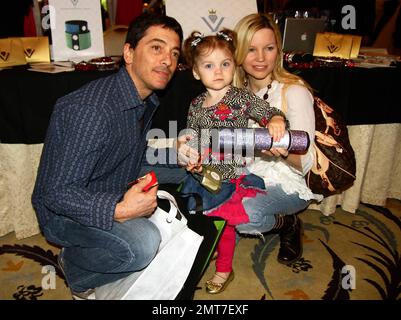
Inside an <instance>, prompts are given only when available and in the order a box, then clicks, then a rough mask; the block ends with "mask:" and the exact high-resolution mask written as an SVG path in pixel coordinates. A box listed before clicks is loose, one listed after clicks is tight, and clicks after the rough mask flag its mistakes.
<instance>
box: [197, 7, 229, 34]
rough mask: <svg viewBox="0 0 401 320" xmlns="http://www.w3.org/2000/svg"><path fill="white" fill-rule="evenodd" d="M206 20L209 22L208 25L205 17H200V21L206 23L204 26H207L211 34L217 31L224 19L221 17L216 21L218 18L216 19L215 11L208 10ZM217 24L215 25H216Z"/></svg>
mask: <svg viewBox="0 0 401 320" xmlns="http://www.w3.org/2000/svg"><path fill="white" fill-rule="evenodd" d="M208 13H209V15H208V18H209V20H210V22H211V23H209V21H208V19H207V18H205V17H202V20H203V21H204V22H205V23H206V25H207V26H208V28H209V29H210V31H212V32H216V31H218V30H219V28H220V25H221V24H222V22H223V20H224V17H221V18H220V19H219V21H217V19H218V17H217V14H216V13H217V11H216V10H214V9H209V10H208ZM216 22H217V23H216Z"/></svg>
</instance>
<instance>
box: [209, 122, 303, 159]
mask: <svg viewBox="0 0 401 320" xmlns="http://www.w3.org/2000/svg"><path fill="white" fill-rule="evenodd" d="M216 133H217V141H218V144H219V147H220V149H225V150H227V149H236V150H240V149H245V150H247V149H248V150H249V149H254V150H270V149H271V148H284V149H287V150H288V151H289V152H295V153H302V152H304V151H306V150H308V148H309V144H310V140H309V135H308V133H307V132H305V131H301V130H287V131H286V132H285V134H284V137H283V138H281V139H280V141H277V142H275V141H273V139H272V137H271V136H270V134H269V132H268V131H267V129H265V128H255V129H253V128H246V129H231V128H222V129H217V131H215V134H216ZM215 134H212V139H213V140H214V139H215V137H216V136H215ZM215 141H216V140H215Z"/></svg>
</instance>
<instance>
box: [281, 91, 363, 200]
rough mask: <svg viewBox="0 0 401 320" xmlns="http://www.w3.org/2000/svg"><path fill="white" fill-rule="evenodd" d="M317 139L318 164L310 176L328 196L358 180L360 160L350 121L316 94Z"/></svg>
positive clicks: (313, 187)
mask: <svg viewBox="0 0 401 320" xmlns="http://www.w3.org/2000/svg"><path fill="white" fill-rule="evenodd" d="M287 87H288V86H287V85H284V86H283V91H282V101H283V106H282V111H283V112H284V113H286V111H287V105H286V103H285V101H286V100H285V90H286V88H287ZM313 109H314V112H315V140H314V144H313V148H314V152H315V154H314V163H313V166H312V168H311V170H310V171H309V172H308V173H307V175H306V177H305V178H306V183H307V185H308V187H309V188H310V189H311V190H312V192H313V193H317V194H322V195H324V196H325V197H327V196H329V195H332V194H335V193H339V192H342V191H344V190H345V189H347V188H349V187H350V186H351V185H352V184H353V182H354V181H355V178H356V177H355V174H356V161H355V153H354V150H353V148H352V146H351V143H350V141H349V136H348V129H347V126H346V124H345V123H344V122H343V121H342V119H341V116H340V115H339V114H338V113H337V112H336V111H335V110H334V109H333V108H331V107H330V106H328V105H327V104H326V103H325V102H323V100H321V99H320V98H318V97H316V96H315V97H314V103H313Z"/></svg>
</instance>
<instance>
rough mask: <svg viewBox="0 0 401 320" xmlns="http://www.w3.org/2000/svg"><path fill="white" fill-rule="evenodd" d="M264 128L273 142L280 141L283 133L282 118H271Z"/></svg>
mask: <svg viewBox="0 0 401 320" xmlns="http://www.w3.org/2000/svg"><path fill="white" fill-rule="evenodd" d="M266 128H267V129H268V130H269V134H270V136H271V137H272V138H273V141H275V142H277V141H280V139H281V138H282V137H284V133H285V121H284V118H283V117H282V116H273V117H272V118H271V119H270V121H269V123H268V124H267V126H266Z"/></svg>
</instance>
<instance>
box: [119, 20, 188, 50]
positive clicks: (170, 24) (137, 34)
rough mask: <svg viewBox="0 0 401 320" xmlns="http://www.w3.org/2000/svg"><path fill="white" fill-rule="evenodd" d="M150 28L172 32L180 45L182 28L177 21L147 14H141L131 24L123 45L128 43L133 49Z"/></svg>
mask: <svg viewBox="0 0 401 320" xmlns="http://www.w3.org/2000/svg"><path fill="white" fill-rule="evenodd" d="M152 26H162V27H163V28H166V29H170V30H172V31H174V32H175V33H177V35H178V37H179V38H180V44H181V42H182V38H183V35H182V28H181V25H180V24H179V23H178V21H177V20H175V19H174V18H172V17H168V16H163V15H157V14H149V13H144V14H141V15H140V16H139V17H137V18H136V19H134V20H133V21H132V22H131V24H130V26H129V28H128V33H127V38H126V39H125V43H129V44H130V45H131V47H132V48H134V49H135V48H136V46H137V45H138V42H139V41H140V40H141V39H142V38H143V37H144V35H145V32H146V30H148V29H149V28H150V27H152Z"/></svg>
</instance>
